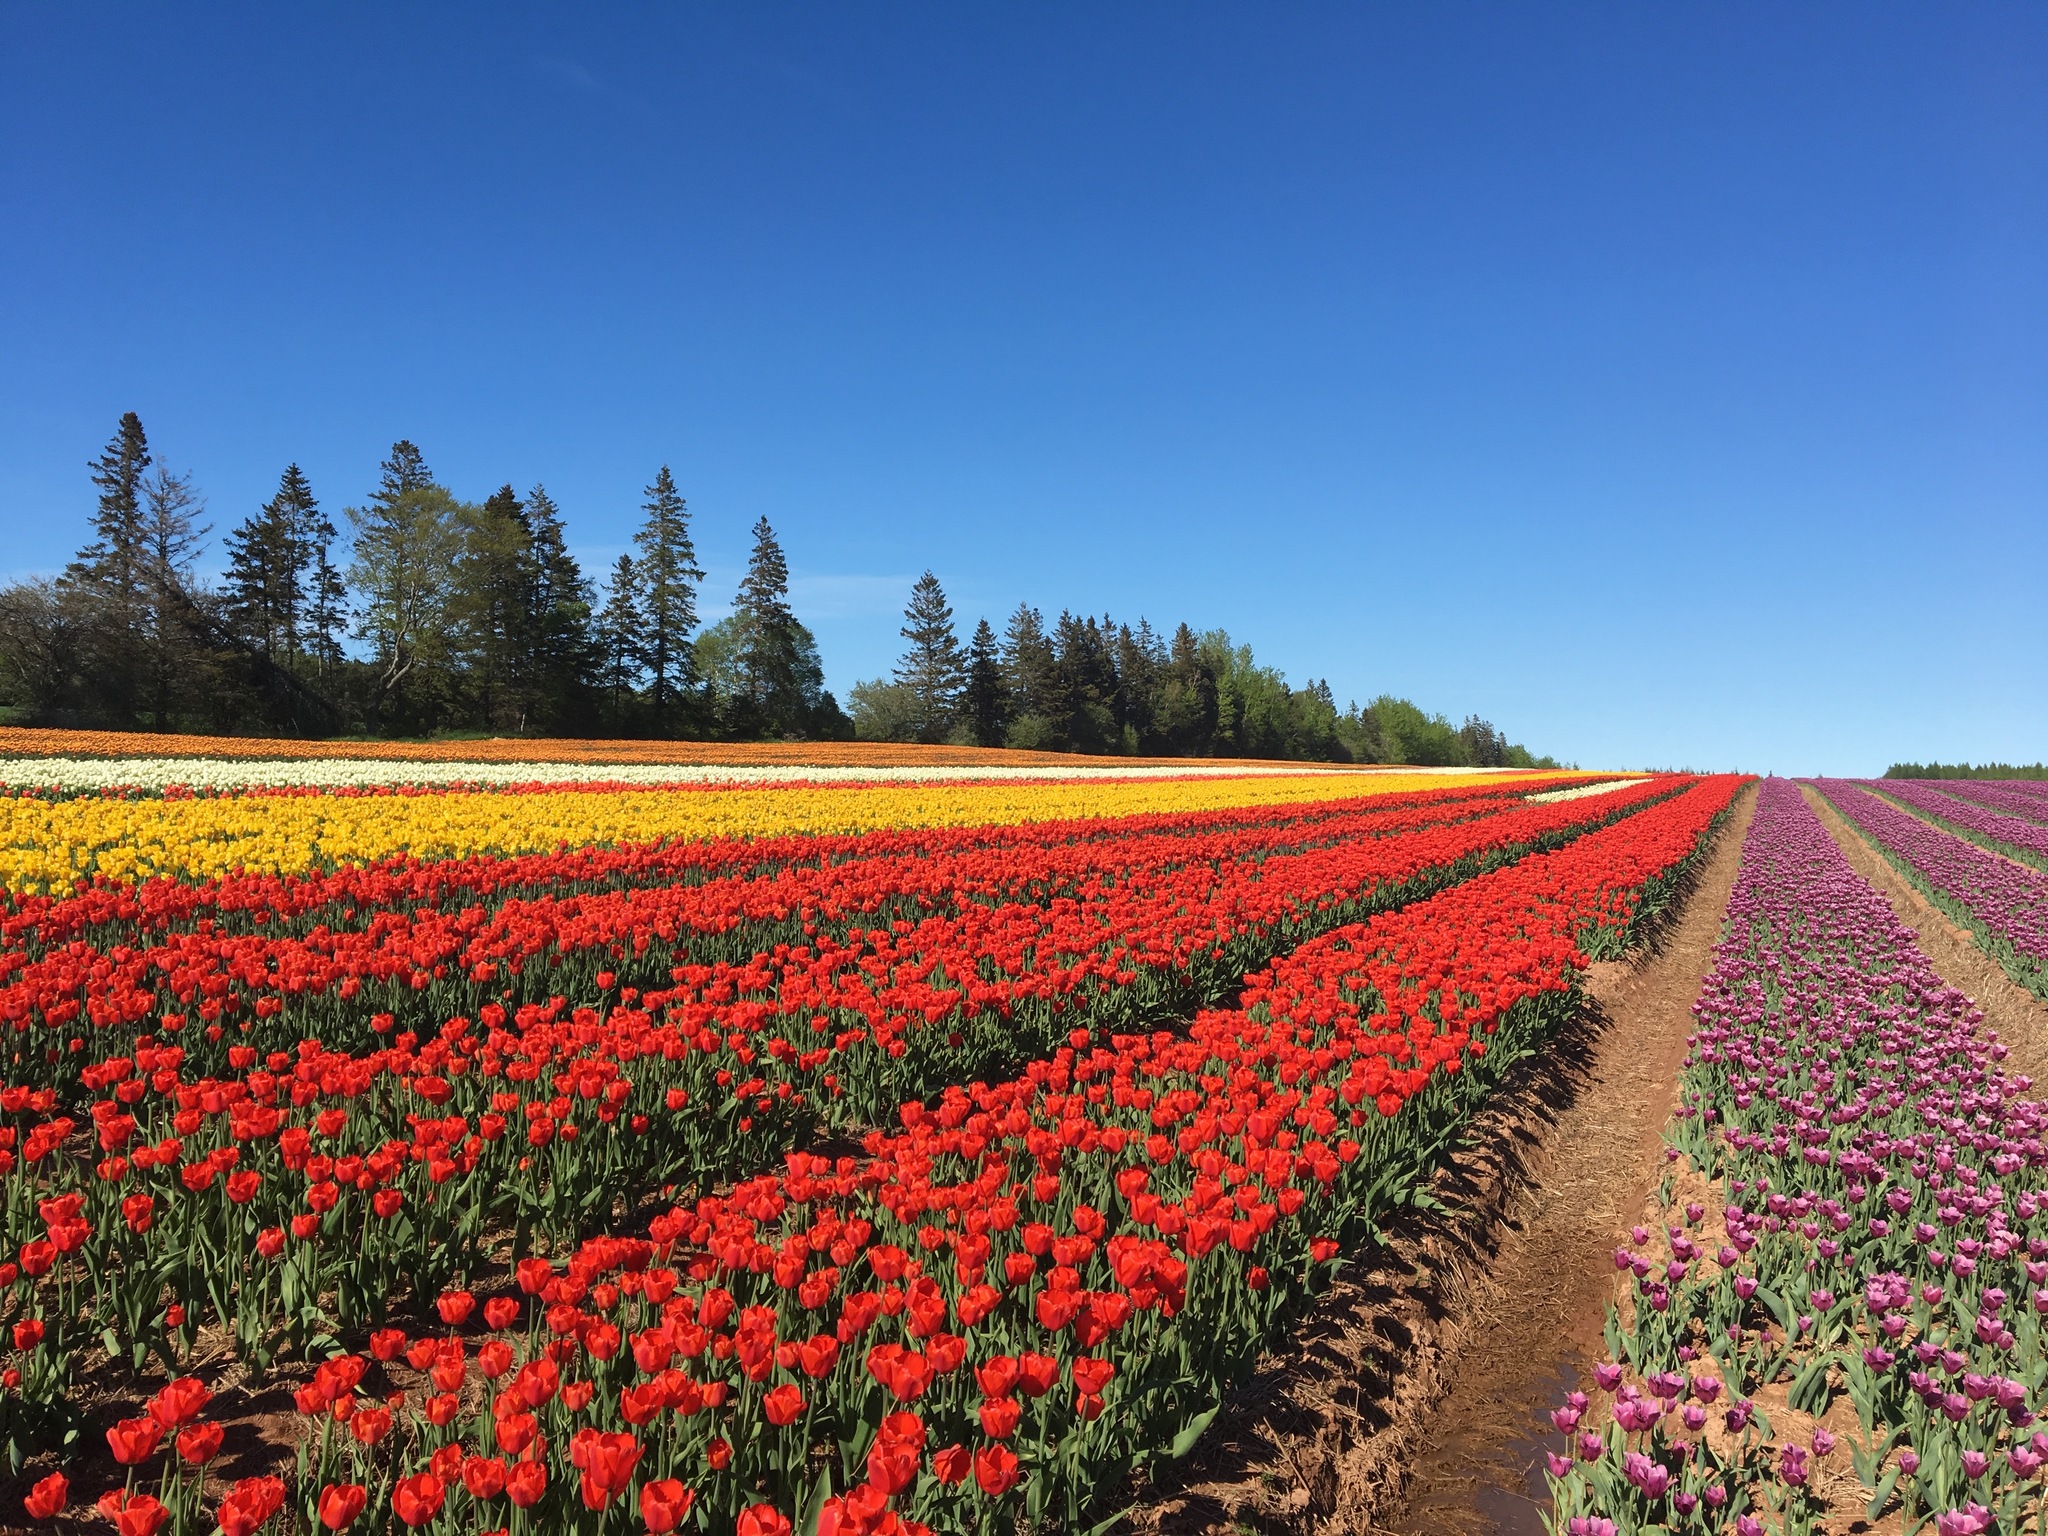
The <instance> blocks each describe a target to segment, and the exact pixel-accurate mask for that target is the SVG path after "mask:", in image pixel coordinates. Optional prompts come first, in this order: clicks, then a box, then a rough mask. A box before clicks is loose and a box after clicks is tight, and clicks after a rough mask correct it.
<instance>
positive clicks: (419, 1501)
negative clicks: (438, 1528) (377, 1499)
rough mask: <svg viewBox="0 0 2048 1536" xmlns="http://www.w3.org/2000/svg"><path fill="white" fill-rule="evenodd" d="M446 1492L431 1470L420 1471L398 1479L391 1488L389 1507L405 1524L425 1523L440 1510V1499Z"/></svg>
mask: <svg viewBox="0 0 2048 1536" xmlns="http://www.w3.org/2000/svg"><path fill="white" fill-rule="evenodd" d="M446 1494H447V1489H446V1488H445V1487H444V1486H443V1484H442V1482H441V1479H439V1478H438V1477H436V1476H434V1474H433V1473H431V1472H421V1473H419V1474H417V1475H416V1476H413V1477H404V1478H400V1479H399V1480H398V1486H397V1487H395V1488H393V1489H392V1490H391V1508H392V1510H393V1512H394V1513H396V1514H397V1516H398V1518H399V1519H401V1520H403V1521H404V1522H405V1523H406V1524H407V1525H425V1524H426V1523H427V1522H428V1521H429V1520H431V1519H433V1518H434V1516H436V1515H437V1514H439V1513H440V1512H441V1500H442V1499H443V1498H444V1497H445V1496H446Z"/></svg>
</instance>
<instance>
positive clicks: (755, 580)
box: [733, 517, 822, 736]
mask: <svg viewBox="0 0 2048 1536" xmlns="http://www.w3.org/2000/svg"><path fill="white" fill-rule="evenodd" d="M733 612H734V617H735V618H737V619H738V620H739V625H738V629H739V636H738V640H739V644H738V656H737V661H738V666H739V673H740V679H741V687H742V688H743V690H744V697H743V699H742V703H743V705H744V714H745V716H746V723H745V726H744V728H745V729H747V730H748V731H749V732H750V733H751V732H754V731H759V732H765V733H767V734H769V735H771V736H788V735H795V734H800V733H802V732H803V731H805V729H806V728H807V727H808V725H809V723H810V722H809V716H810V713H811V710H812V709H813V708H814V707H815V705H816V703H817V691H818V687H819V686H820V684H821V683H822V678H812V677H809V676H806V675H804V667H803V661H804V641H805V640H807V639H808V638H809V635H808V632H807V631H805V630H804V629H803V626H802V625H800V624H798V623H797V621H796V615H795V614H794V613H792V612H791V611H790V607H789V561H788V560H787V559H786V558H785V557H784V555H783V553H782V545H781V544H780V543H779V542H777V540H776V537H775V530H774V529H773V528H771V527H770V526H769V525H768V519H767V518H765V517H764V518H762V519H761V520H760V521H758V522H757V523H755V524H754V552H753V554H752V555H751V556H750V557H749V559H748V561H747V574H746V576H745V577H744V578H743V579H742V580H741V582H740V590H739V596H738V598H737V599H736V600H735V602H734V604H733ZM813 649H814V650H815V642H814V643H813ZM807 684H808V685H809V686H808V687H806V685H807Z"/></svg>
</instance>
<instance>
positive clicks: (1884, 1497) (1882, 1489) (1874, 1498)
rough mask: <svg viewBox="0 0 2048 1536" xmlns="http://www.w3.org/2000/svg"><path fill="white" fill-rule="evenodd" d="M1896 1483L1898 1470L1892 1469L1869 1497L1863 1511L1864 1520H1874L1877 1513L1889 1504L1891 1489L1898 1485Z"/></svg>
mask: <svg viewBox="0 0 2048 1536" xmlns="http://www.w3.org/2000/svg"><path fill="white" fill-rule="evenodd" d="M1898 1481H1899V1469H1898V1468H1897V1467H1893V1468H1892V1469H1891V1471H1889V1472H1887V1473H1886V1474H1885V1475H1884V1481H1883V1482H1881V1483H1879V1484H1878V1485H1877V1492H1876V1493H1874V1494H1872V1495H1871V1498H1870V1503H1869V1505H1868V1506H1867V1507H1866V1508H1865V1511H1864V1517H1865V1518H1866V1519H1869V1520H1875V1519H1876V1518H1877V1515H1878V1511H1879V1510H1881V1509H1883V1508H1884V1507H1885V1505H1887V1504H1889V1503H1890V1502H1891V1497H1892V1489H1893V1488H1894V1487H1895V1486H1896V1485H1897V1484H1898Z"/></svg>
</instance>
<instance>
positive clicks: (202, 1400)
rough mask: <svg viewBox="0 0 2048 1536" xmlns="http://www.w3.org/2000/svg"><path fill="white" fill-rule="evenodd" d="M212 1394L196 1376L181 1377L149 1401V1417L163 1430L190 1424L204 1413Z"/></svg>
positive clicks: (162, 1388) (160, 1389) (164, 1387)
mask: <svg viewBox="0 0 2048 1536" xmlns="http://www.w3.org/2000/svg"><path fill="white" fill-rule="evenodd" d="M212 1399H213V1393H212V1392H211V1391H210V1390H208V1388H207V1385H206V1383H205V1382H203V1381H201V1380H200V1379H199V1378H198V1377H197V1376H181V1377H180V1378H178V1380H176V1381H173V1382H170V1383H167V1384H166V1385H165V1386H163V1387H161V1388H159V1389H158V1390H157V1394H156V1396H155V1397H153V1398H151V1399H150V1400H149V1416H150V1417H151V1418H153V1419H155V1420H156V1421H157V1423H159V1424H161V1425H162V1426H163V1427H164V1428H165V1429H176V1428H177V1427H178V1426H179V1425H181V1424H190V1423H191V1422H192V1421H193V1420H194V1419H196V1418H198V1417H199V1415H200V1414H201V1413H202V1412H204V1411H205V1408H206V1405H207V1403H209V1402H210V1401H212Z"/></svg>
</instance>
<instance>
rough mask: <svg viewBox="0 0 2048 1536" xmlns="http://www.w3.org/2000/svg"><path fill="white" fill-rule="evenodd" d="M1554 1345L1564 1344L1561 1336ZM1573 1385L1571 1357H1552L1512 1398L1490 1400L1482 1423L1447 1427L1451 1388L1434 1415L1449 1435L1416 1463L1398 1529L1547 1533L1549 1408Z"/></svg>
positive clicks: (1558, 1444) (1471, 1534)
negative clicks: (1554, 1359)
mask: <svg viewBox="0 0 2048 1536" xmlns="http://www.w3.org/2000/svg"><path fill="white" fill-rule="evenodd" d="M1559 1342H1560V1346H1561V1347H1563V1348H1567V1349H1568V1348H1569V1347H1570V1346H1569V1345H1568V1344H1566V1343H1565V1342H1564V1341H1562V1340H1560V1341H1559ZM1578 1383H1579V1370H1578V1365H1577V1362H1576V1361H1572V1360H1567V1361H1558V1362H1553V1363H1551V1364H1549V1365H1547V1366H1546V1367H1544V1368H1542V1369H1540V1370H1537V1371H1534V1372H1532V1374H1531V1376H1530V1377H1529V1379H1528V1381H1527V1383H1526V1384H1525V1385H1524V1386H1523V1387H1522V1388H1521V1389H1520V1390H1519V1391H1517V1392H1515V1394H1514V1396H1515V1397H1517V1398H1519V1399H1520V1400H1519V1401H1514V1400H1512V1399H1509V1400H1503V1399H1502V1398H1500V1397H1495V1398H1493V1399H1492V1400H1491V1401H1490V1402H1489V1404H1488V1405H1487V1406H1488V1408H1490V1409H1491V1410H1492V1411H1491V1412H1489V1413H1487V1414H1486V1415H1484V1420H1485V1421H1484V1422H1481V1423H1475V1424H1472V1425H1471V1426H1470V1427H1466V1428H1459V1429H1451V1426H1450V1422H1449V1421H1450V1415H1451V1414H1455V1413H1458V1412H1460V1407H1459V1404H1458V1402H1457V1398H1458V1394H1457V1391H1456V1389H1455V1388H1453V1390H1452V1392H1451V1396H1450V1400H1449V1402H1448V1403H1447V1405H1446V1408H1445V1410H1444V1411H1443V1412H1441V1413H1440V1414H1439V1418H1440V1419H1441V1420H1443V1421H1444V1428H1445V1429H1446V1430H1449V1431H1450V1432H1449V1433H1446V1434H1444V1435H1442V1436H1441V1437H1440V1438H1437V1439H1435V1440H1433V1442H1432V1443H1431V1445H1430V1447H1429V1449H1428V1450H1426V1451H1424V1452H1423V1453H1422V1455H1421V1456H1419V1457H1418V1458H1417V1460H1416V1465H1415V1472H1414V1480H1413V1482H1412V1483H1411V1484H1410V1489H1411V1491H1410V1494H1409V1499H1408V1508H1407V1511H1406V1513H1405V1515H1404V1516H1403V1518H1402V1520H1401V1523H1400V1527H1399V1528H1400V1529H1401V1530H1403V1531H1405V1532H1410V1533H1413V1536H1435V1533H1439V1532H1443V1533H1456V1536H1546V1532H1545V1529H1544V1525H1543V1515H1544V1512H1545V1511H1547V1510H1548V1509H1549V1507H1550V1484H1549V1482H1548V1480H1547V1479H1546V1477H1545V1476H1544V1468H1543V1453H1544V1452H1545V1451H1562V1450H1563V1449H1564V1448H1565V1437H1564V1436H1563V1435H1561V1434H1559V1433H1558V1432H1557V1430H1556V1429H1555V1428H1554V1427H1553V1426H1552V1425H1551V1422H1550V1410H1551V1409H1553V1408H1555V1407H1556V1406H1557V1405H1558V1404H1559V1403H1561V1402H1563V1401H1564V1397H1565V1394H1566V1393H1568V1392H1571V1391H1573V1390H1574V1389H1575V1388H1576V1387H1577V1386H1578Z"/></svg>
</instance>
